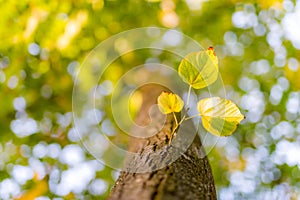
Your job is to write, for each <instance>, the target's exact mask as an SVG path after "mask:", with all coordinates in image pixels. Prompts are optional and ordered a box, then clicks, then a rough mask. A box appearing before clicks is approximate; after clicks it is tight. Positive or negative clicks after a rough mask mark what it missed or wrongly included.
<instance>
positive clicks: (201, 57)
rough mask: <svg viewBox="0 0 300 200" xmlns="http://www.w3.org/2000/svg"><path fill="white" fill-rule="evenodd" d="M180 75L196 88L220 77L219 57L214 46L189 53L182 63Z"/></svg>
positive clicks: (202, 86) (207, 84)
mask: <svg viewBox="0 0 300 200" xmlns="http://www.w3.org/2000/svg"><path fill="white" fill-rule="evenodd" d="M178 73H179V76H180V77H181V78H182V79H183V81H184V82H186V83H188V84H189V85H191V86H192V87H193V88H195V89H200V88H204V87H207V86H209V85H210V84H212V83H214V82H215V81H216V80H217V78H218V73H219V70H218V58H217V56H216V54H215V52H214V49H213V47H209V48H208V50H207V51H200V52H193V53H190V54H188V55H187V56H186V57H185V58H184V59H183V60H182V61H181V63H180V65H179V68H178Z"/></svg>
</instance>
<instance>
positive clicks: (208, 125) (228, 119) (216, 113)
mask: <svg viewBox="0 0 300 200" xmlns="http://www.w3.org/2000/svg"><path fill="white" fill-rule="evenodd" d="M197 110H198V111H199V113H200V115H201V117H202V124H203V126H204V128H205V129H206V130H207V131H209V132H210V133H212V134H214V135H216V136H229V135H231V134H232V133H233V132H234V131H235V130H236V128H237V126H238V125H239V123H240V122H241V121H242V120H243V119H244V118H245V117H244V115H243V114H241V112H240V110H239V108H238V107H237V106H236V105H235V104H234V103H233V102H231V101H230V100H227V99H222V98H220V97H212V98H206V99H202V100H200V101H199V102H198V105H197Z"/></svg>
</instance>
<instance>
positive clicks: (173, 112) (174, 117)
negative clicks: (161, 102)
mask: <svg viewBox="0 0 300 200" xmlns="http://www.w3.org/2000/svg"><path fill="white" fill-rule="evenodd" d="M172 114H173V117H174V119H175V123H176V126H178V125H179V124H178V121H177V118H176V115H175V113H174V112H172Z"/></svg>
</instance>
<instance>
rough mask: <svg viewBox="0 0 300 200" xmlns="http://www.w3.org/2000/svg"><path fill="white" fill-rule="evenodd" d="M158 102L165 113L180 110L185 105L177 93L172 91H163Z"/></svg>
mask: <svg viewBox="0 0 300 200" xmlns="http://www.w3.org/2000/svg"><path fill="white" fill-rule="evenodd" d="M157 102H158V107H159V110H160V111H161V112H162V113H163V114H169V113H172V112H180V111H181V110H182V108H183V105H184V102H183V100H182V99H181V98H180V97H179V96H178V95H177V94H173V93H170V92H162V93H161V94H160V95H159V97H158V99H157Z"/></svg>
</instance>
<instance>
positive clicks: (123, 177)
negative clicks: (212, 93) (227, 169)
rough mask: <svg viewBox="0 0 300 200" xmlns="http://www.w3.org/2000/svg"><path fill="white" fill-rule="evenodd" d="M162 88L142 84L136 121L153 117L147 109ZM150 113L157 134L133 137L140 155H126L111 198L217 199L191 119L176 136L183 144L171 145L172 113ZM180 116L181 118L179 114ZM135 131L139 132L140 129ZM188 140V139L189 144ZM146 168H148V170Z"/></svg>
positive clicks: (145, 121)
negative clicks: (176, 156) (165, 115)
mask: <svg viewBox="0 0 300 200" xmlns="http://www.w3.org/2000/svg"><path fill="white" fill-rule="evenodd" d="M163 90H166V89H165V88H162V87H160V86H158V85H148V86H145V87H143V88H142V92H143V104H142V107H141V109H140V112H139V114H138V116H137V119H136V123H138V124H140V125H146V124H149V122H150V121H151V120H150V117H149V115H148V110H149V108H150V107H151V106H152V105H153V104H155V103H156V102H157V97H158V95H159V94H160V93H161V92H162V91H163ZM151 117H152V123H151V126H148V127H147V129H151V130H153V128H156V129H158V130H157V131H156V132H157V134H155V135H153V136H151V137H147V138H137V137H132V138H131V141H130V145H129V151H130V152H134V153H136V154H137V156H134V157H130V156H129V157H128V158H127V159H126V162H125V163H124V168H123V170H122V172H121V173H120V176H119V178H118V180H117V181H116V183H115V186H114V187H113V189H112V190H111V193H110V196H109V198H108V199H109V200H122V199H124V200H150V199H155V200H161V199H163V200H168V199H170V200H176V199H178V200H179V199H180V200H182V199H187V200H196V199H216V198H217V197H216V191H215V186H214V180H213V176H212V172H211V168H210V165H209V162H208V159H207V157H206V155H205V152H204V150H203V148H202V145H201V141H200V138H199V136H198V135H197V134H196V133H195V132H196V130H195V128H194V126H193V123H192V122H191V120H188V121H186V122H185V123H184V124H187V125H186V126H185V127H183V128H181V130H182V131H181V132H183V134H184V135H183V136H184V137H181V136H179V135H177V136H175V138H176V137H177V138H180V139H179V140H178V143H177V144H180V145H179V146H178V145H169V140H170V133H171V130H172V128H173V127H174V125H175V123H174V118H173V116H172V115H168V116H167V118H166V121H164V120H163V119H161V114H160V113H159V111H158V110H157V109H156V110H155V111H153V112H152V113H151ZM177 117H178V118H179V116H177ZM158 127H162V129H160V130H159V128H158ZM132 131H137V132H138V131H140V130H132ZM140 134H143V133H140ZM146 134H147V133H146ZM189 137H191V138H192V139H191V140H190V141H186V140H188V139H185V138H189ZM175 138H174V139H175ZM177 138H176V139H177ZM186 142H189V143H188V145H186V144H187V143H186ZM181 146H187V148H186V149H184V148H183V149H180V148H181ZM163 148H165V149H166V150H165V151H163V152H159V153H158V156H157V157H155V156H154V157H153V156H152V155H153V154H155V153H157V152H158V151H159V150H161V149H163ZM174 152H175V154H176V153H178V155H179V156H178V159H176V160H174V159H173V160H174V161H173V160H172V155H173V156H174ZM151 156H152V157H151ZM161 163H167V164H165V165H163V164H161ZM160 165H161V166H160ZM143 169H146V170H144V171H145V172H143ZM149 169H153V170H152V171H151V170H149ZM139 172H143V173H139Z"/></svg>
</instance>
